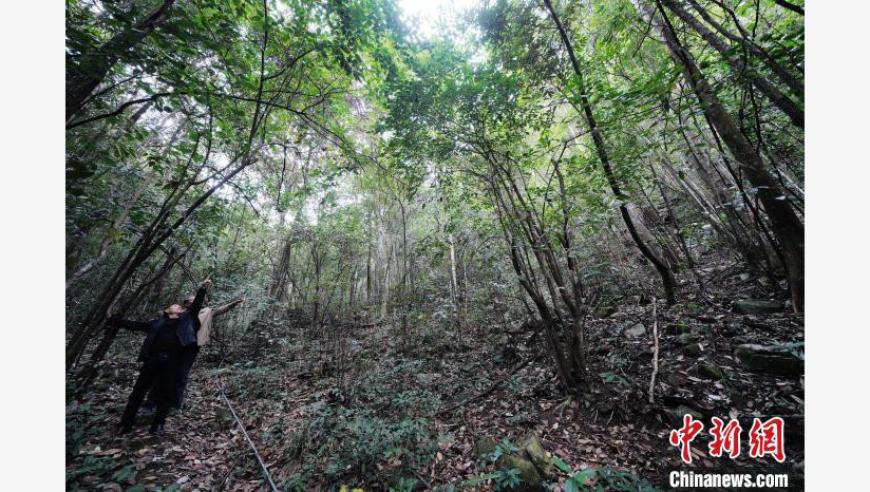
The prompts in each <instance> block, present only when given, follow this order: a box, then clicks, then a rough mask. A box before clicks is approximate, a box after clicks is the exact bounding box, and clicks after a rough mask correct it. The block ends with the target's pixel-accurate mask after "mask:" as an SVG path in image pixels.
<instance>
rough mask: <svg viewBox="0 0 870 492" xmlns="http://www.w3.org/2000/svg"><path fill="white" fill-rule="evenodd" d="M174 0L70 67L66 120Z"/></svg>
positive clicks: (161, 18) (159, 22) (168, 0)
mask: <svg viewBox="0 0 870 492" xmlns="http://www.w3.org/2000/svg"><path fill="white" fill-rule="evenodd" d="M174 3H175V0H164V2H163V3H161V4H160V6H159V7H157V8H156V9H155V10H154V11H152V12H151V13H150V14H149V15H148V16H147V17H145V18H144V19H142V20H141V21H139V22H138V23H137V24H136V25H134V26H133V27H130V28H129V29H127V30H125V31H123V32H121V33H119V34H116V35H115V36H114V37H112V39H110V40H108V41H106V42H105V43H104V44H102V45H101V46H100V47H98V48H96V49H94V50H93V51H91V52H88V53H84V54H83V55H82V58H81V60H80V61H79V62H78V63H77V64H76V65H75V67H74V68H73V69H71V70H69V72H68V73H69V77H68V78H67V81H66V121H67V122H69V121H70V119H71V118H72V117H73V116H75V115H76V113H78V112H79V111H80V110H81V109H82V105H83V104H84V102H85V100H86V99H87V98H88V96H90V95H91V93H93V92H94V90H95V89H96V88H97V86H99V85H100V83H101V82H102V81H103V79H105V78H106V75H108V73H109V70H111V69H112V67H113V66H114V65H115V63H117V61H118V58H120V57H121V55H123V54H125V53H127V52H128V51H130V49H132V48H133V47H135V46H136V45H137V44H139V43H140V42H142V40H143V39H145V38H146V37H147V36H148V35H149V34H150V33H151V32H152V31H153V30H154V29H156V28H157V26H159V25H160V24H161V23H162V22H163V21H164V20H166V17H167V15H168V12H169V9H170V8H171V7H172V5H173V4H174Z"/></svg>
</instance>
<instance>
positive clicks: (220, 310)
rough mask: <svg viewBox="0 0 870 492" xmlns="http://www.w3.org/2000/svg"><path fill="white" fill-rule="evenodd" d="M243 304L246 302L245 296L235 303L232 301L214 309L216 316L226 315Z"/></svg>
mask: <svg viewBox="0 0 870 492" xmlns="http://www.w3.org/2000/svg"><path fill="white" fill-rule="evenodd" d="M243 302H245V296H242V297H240V298H238V299H236V300H235V301H230V302H228V303H226V304H224V305H223V306H220V307H216V308H215V309H214V315H215V316H220V315H221V314H226V313H227V311H229V310H230V309H232V308H234V307H236V306H238V305H239V304H241V303H243Z"/></svg>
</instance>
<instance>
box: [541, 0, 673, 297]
mask: <svg viewBox="0 0 870 492" xmlns="http://www.w3.org/2000/svg"><path fill="white" fill-rule="evenodd" d="M543 1H544V5H545V6H546V7H547V10H548V11H549V13H550V17H551V18H552V19H553V23H554V24H555V25H556V28H557V29H558V31H559V37H560V38H561V39H562V43H563V44H564V45H565V49H566V50H567V51H568V58H569V59H570V60H571V67H572V68H573V69H574V74H575V75H576V76H577V82H578V88H577V89H578V91H579V93H580V105H581V107H582V109H583V115H584V116H585V118H586V123H587V125H588V126H589V131H590V133H591V134H592V140H593V142H594V143H595V151H596V153H597V154H598V159H599V160H600V161H601V165H602V167H603V168H604V175H605V177H606V178H607V182H608V184H609V185H610V189H611V190H612V191H613V195H614V196H615V197H616V199H617V200H619V202H620V204H619V213H620V215H621V216H622V220H623V222H625V227H626V228H627V229H628V234H629V235H630V236H631V239H632V240H633V241H634V244H635V245H637V248H638V249H639V250H640V252H641V254H643V256H644V258H646V259H647V260H648V261H649V262H650V263H652V265H653V266H654V267H655V269H656V271H657V272H658V274H659V276H660V277H661V279H662V286H663V287H664V290H665V299H667V302H668V304H673V303H675V302H676V294H675V288H676V281H675V280H674V276H673V273H671V271H670V269H669V268H668V266H667V265H665V263H664V262H663V261H662V260H661V259H660V258H659V257H658V256H657V255H656V254H655V253H654V252H653V251H652V250H651V249H650V248H649V246H647V244H646V243H645V242H644V241H643V239H642V238H641V237H640V234H638V232H637V227H636V226H635V224H634V221H633V219H632V218H631V215H630V214H629V213H628V208H627V207H626V206H625V202H626V201H627V200H628V197H627V196H626V195H625V193H624V192H623V191H622V189H621V188H620V186H619V183H618V182H617V181H616V176H615V175H614V173H613V167H612V165H611V163H610V158H609V156H608V154H607V148H606V146H605V143H604V137H603V136H602V134H601V131H600V130H599V128H598V124H597V123H596V121H595V116H594V115H593V114H592V104H591V103H590V102H589V97H588V95H587V92H586V87H585V84H584V83H583V73H582V71H581V70H580V63H579V62H578V61H577V57H576V56H575V55H574V48H573V46H572V45H571V41H570V39H568V33H567V32H566V31H565V27H564V26H563V25H562V21H561V20H560V19H559V16H558V15H557V14H556V10H555V9H554V8H553V4H552V3H551V1H550V0H543Z"/></svg>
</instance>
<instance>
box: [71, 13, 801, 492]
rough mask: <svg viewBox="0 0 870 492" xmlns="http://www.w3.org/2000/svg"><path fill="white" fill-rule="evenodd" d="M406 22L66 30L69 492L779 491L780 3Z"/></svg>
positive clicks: (287, 18) (782, 335) (785, 141)
mask: <svg viewBox="0 0 870 492" xmlns="http://www.w3.org/2000/svg"><path fill="white" fill-rule="evenodd" d="M423 3H427V2H419V4H423ZM432 3H433V5H430V6H429V7H426V8H424V7H423V6H421V5H415V4H417V2H413V1H411V0H401V1H394V0H262V1H260V0H220V1H206V0H67V1H66V2H65V4H66V25H65V40H66V41H65V42H66V46H65V48H66V49H65V71H66V82H65V89H66V96H65V98H66V99H65V102H66V105H65V128H66V130H65V142H66V148H65V169H66V171H65V182H66V194H65V203H66V215H65V227H66V244H65V251H66V280H65V288H66V306H65V309H66V331H65V350H66V378H65V383H66V444H65V446H66V465H65V467H66V487H67V489H68V490H106V491H108V490H111V491H131V492H132V491H152V490H153V491H157V490H164V491H170V490H172V491H176V490H177V491H192V490H201V491H205V490H214V491H221V490H237V491H258V490H282V491H302V490H335V491H351V490H353V491H356V490H384V491H387V490H390V491H411V490H438V491H458V490H493V491H498V490H513V491H537V490H558V491H566V492H570V491H577V490H622V491H635V490H637V491H650V490H663V489H671V488H674V487H675V485H674V483H673V477H672V472H674V471H679V472H680V473H683V475H684V476H688V477H690V476H691V475H692V474H709V473H718V474H729V473H733V474H747V476H749V477H751V478H752V479H755V478H756V474H757V476H758V477H762V476H764V477H774V478H778V481H776V483H775V486H776V487H779V489H780V490H786V489H798V490H800V489H802V483H803V475H804V317H803V311H804V304H805V303H804V297H805V296H804V283H805V282H804V222H805V219H804V210H805V204H804V8H803V2H802V0H597V1H586V0H581V1H567V0H480V1H471V0H465V1H460V2H454V3H451V2H449V1H441V2H432ZM198 289H199V290H198ZM198 292H199V297H197V298H196V300H193V301H192V302H193V304H191V300H190V299H188V301H186V302H185V299H186V298H187V297H188V296H193V295H194V294H197V293H198ZM202 295H205V297H204V300H203V298H202ZM228 303H229V304H228ZM182 304H183V305H184V307H183V308H182V307H181V305H182ZM200 305H202V306H207V307H209V308H208V309H207V312H208V313H209V316H211V315H212V314H213V315H214V320H212V318H211V317H209V318H208V320H207V321H204V319H203V315H202V313H203V312H204V311H200ZM220 305H224V306H222V307H221V308H217V306H220ZM167 306H169V307H167ZM173 306H178V309H179V312H180V313H182V314H180V316H181V318H178V320H182V321H178V323H177V325H178V326H179V328H178V329H179V330H181V327H182V325H184V323H186V322H185V321H183V320H185V319H187V320H192V321H189V322H190V323H192V324H193V325H191V326H196V327H197V328H196V329H200V327H201V326H206V327H207V328H206V329H205V331H204V333H205V337H204V340H203V336H202V335H203V331H197V332H196V333H195V334H194V338H193V339H192V340H193V342H194V343H193V344H192V345H191V346H192V347H193V348H194V349H196V350H197V351H198V353H199V355H198V358H197V359H196V362H195V363H193V359H191V360H190V364H193V366H192V368H191V367H190V365H188V366H187V370H188V371H189V384H187V380H186V379H185V381H184V383H183V384H182V383H178V384H177V385H176V383H174V382H166V381H169V379H166V378H163V379H161V377H162V376H161V374H163V373H161V372H159V371H162V370H164V369H161V368H162V367H163V366H159V364H161V363H163V362H153V364H156V365H149V364H152V362H151V359H148V358H147V357H150V356H148V355H147V354H145V352H146V351H147V350H146V346H148V344H151V345H154V344H156V345H160V344H161V343H165V344H169V343H171V344H177V343H179V342H178V341H177V340H176V338H175V337H174V336H170V338H169V339H164V338H161V335H160V333H163V332H162V331H160V332H159V333H158V332H156V331H155V332H154V333H157V334H156V335H154V333H151V332H149V334H148V335H147V337H146V335H145V334H143V333H141V332H137V331H136V330H137V329H138V330H145V331H147V330H148V329H151V328H147V327H144V328H143V327H142V326H144V323H142V322H145V321H147V320H152V319H157V320H164V321H165V320H172V321H173V323H175V321H177V320H176V318H174V317H173V316H175V315H173V314H172V309H173ZM189 306H195V307H189ZM210 306H214V307H215V308H214V309H212V308H211V307H210ZM203 309H205V308H203ZM197 312H199V313H200V314H199V315H198V316H199V318H196V316H195V315H196V313H197ZM161 313H162V314H161ZM122 319H123V320H122ZM128 320H134V321H128ZM161 323H162V322H161ZM173 323H169V324H166V325H165V326H176V325H175V324H173ZM158 324H159V323H158ZM149 326H152V327H153V326H156V325H154V323H152V325H149ZM160 326H164V325H160ZM184 326H186V325H184ZM125 328H131V329H125ZM155 330H157V328H155ZM160 330H163V328H162V327H161V328H160ZM209 330H210V332H209ZM178 333H179V335H178V337H179V340H182V341H181V342H180V343H181V345H182V346H187V345H186V344H188V343H191V342H189V341H184V340H183V339H182V338H183V337H182V335H181V334H180V333H181V332H180V331H179V332H178ZM209 333H210V338H209ZM152 335H153V336H152ZM197 336H199V339H197V338H196V337H197ZM152 338H155V340H156V341H155V342H154V344H152V343H151V341H152ZM167 340H168V341H167ZM143 341H145V345H143ZM140 347H142V349H141V350H142V352H141V354H145V355H140ZM172 347H175V345H172ZM153 350H157V349H153ZM160 350H164V349H162V348H161V349H160ZM166 350H169V349H166ZM172 350H176V348H173V349H172ZM178 350H181V349H178ZM167 353H168V352H167ZM172 353H176V352H172ZM178 353H180V352H178ZM196 353H197V352H194V355H193V356H194V357H196ZM137 355H139V356H140V360H142V361H144V362H142V364H140V363H139V362H137ZM142 357H145V358H144V359H143V358H142ZM155 357H156V356H155ZM173 357H174V356H173ZM154 360H155V361H158V360H164V359H159V358H155V359H154ZM167 360H168V359H167ZM171 360H172V361H175V360H176V359H171ZM179 360H181V359H179ZM167 364H169V363H167ZM172 364H176V365H178V364H181V363H180V362H172ZM140 365H141V368H140ZM182 365H183V364H182ZM166 367H168V366H166ZM172 367H176V366H175V365H174V366H172ZM149 368H151V369H149ZM152 369H153V370H154V371H157V372H155V373H154V374H157V375H156V376H155V375H152V376H153V378H155V379H153V381H155V382H154V383H153V385H154V386H153V388H152V389H151V390H152V393H156V394H157V397H156V398H157V400H158V402H157V403H156V405H157V406H156V408H157V410H153V412H154V415H159V414H160V412H161V408H164V407H162V406H161V405H169V398H170V397H169V396H166V395H169V394H170V392H171V391H176V390H177V391H179V395H182V394H183V395H185V396H184V399H183V400H182V396H178V402H177V405H176V406H178V407H179V408H178V409H175V410H167V411H168V412H169V413H168V417H166V419H165V422H166V423H165V429H164V427H163V421H162V420H161V421H160V425H159V426H157V420H158V417H157V416H155V417H153V418H154V420H153V423H152V415H151V414H148V413H146V412H145V411H146V410H147V408H145V407H146V406H147V405H143V408H142V409H139V412H138V414H137V408H138V404H137V405H133V406H132V407H131V405H132V403H131V402H132V401H133V399H134V397H133V396H131V391H132V392H133V393H132V394H136V392H137V391H139V390H140V389H143V390H144V389H148V387H150V385H151V384H152V383H151V381H152V380H151V379H149V380H148V384H147V385H146V383H144V382H143V381H145V380H144V379H143V378H145V377H146V372H148V371H151V370H152ZM167 370H168V369H167ZM137 374H139V376H137ZM149 374H150V373H149ZM167 374H168V373H167ZM152 376H148V377H152ZM137 377H138V379H137ZM170 379H171V378H170ZM164 380H165V381H164ZM161 381H162V382H161ZM173 381H174V380H173ZM173 385H175V386H173ZM140 386H141V388H140ZM170 386H172V388H173V389H172V390H171V391H170V389H168V388H169V387H170ZM176 386H177V387H176ZM161 388H162V389H161ZM172 394H174V393H172ZM142 395H144V392H143V393H142ZM142 395H140V397H139V400H140V403H141V399H142V398H141V396H142ZM128 397H129V400H128ZM164 397H165V398H164ZM164 400H165V403H161V402H163V401H164ZM182 402H183V403H182ZM125 405H127V407H126V409H125ZM131 408H132V410H131ZM166 408H168V407H166ZM122 412H123V413H124V415H123V416H122ZM130 412H132V413H130ZM128 413H130V415H128ZM133 415H135V422H134V425H132V430H131V431H130V429H129V428H128V429H126V431H129V432H126V431H125V432H118V422H119V421H121V422H122V424H121V425H122V428H123V427H124V422H127V421H126V420H124V419H126V418H132V416H133ZM164 417H165V415H164ZM723 421H731V422H738V425H737V428H736V433H732V434H730V436H731V437H732V438H733V437H734V436H736V448H737V452H738V454H737V455H735V454H734V453H733V447H734V446H732V444H734V442H733V439H732V440H723V439H720V438H719V437H720V436H718V435H717V434H716V431H715V429H719V432H724V431H723V430H722V429H721V427H722V425H721V424H722V423H723ZM130 422H132V421H130ZM692 422H701V423H702V424H703V432H697V430H694V431H693V430H692V429H695V428H694V427H693V426H692V425H690V424H691V423H692ZM777 422H778V423H779V428H778V429H776V430H777V433H776V437H775V439H774V438H771V435H770V434H769V433H767V430H769V429H771V428H772V427H769V425H773V424H776V423H777ZM149 423H152V426H151V429H150V431H151V432H149V428H148V424H149ZM684 424H685V425H684ZM761 425H763V426H765V427H764V429H765V430H764V432H762V431H761V430H759V429H761V427H760V426H761ZM681 426H683V427H682V429H681ZM741 426H742V430H741ZM155 429H156V432H155ZM732 429H733V428H732V427H731V426H730V425H729V426H728V427H727V428H726V429H725V430H726V431H728V430H732ZM122 430H123V429H122ZM695 433H696V435H697V438H696V439H694V441H693V440H692V438H693V437H694V436H695ZM765 439H767V441H765ZM774 441H775V442H774ZM723 442H724V445H725V448H724V449H725V450H726V451H725V452H724V453H723V452H722V450H723V447H722V446H723ZM717 443H718V447H717ZM768 445H771V446H772V447H770V446H768ZM729 446H731V451H732V452H731V455H730V456H727V455H728V454H729V452H728V449H729ZM769 447H770V449H768V448H769ZM774 448H775V449H774ZM717 450H718V453H717ZM741 451H742V452H741ZM779 478H784V479H785V481H784V482H783V481H779ZM759 479H760V478H759ZM759 483H760V482H759ZM769 485H771V486H773V485H774V482H773V481H771V482H769ZM719 490H730V488H729V487H728V486H727V485H724V486H720V488H719Z"/></svg>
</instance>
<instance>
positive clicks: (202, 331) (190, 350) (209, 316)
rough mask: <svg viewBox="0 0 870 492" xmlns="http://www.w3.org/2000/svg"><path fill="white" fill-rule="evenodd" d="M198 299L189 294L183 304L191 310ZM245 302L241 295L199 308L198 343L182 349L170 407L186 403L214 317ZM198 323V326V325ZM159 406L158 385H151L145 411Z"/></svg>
mask: <svg viewBox="0 0 870 492" xmlns="http://www.w3.org/2000/svg"><path fill="white" fill-rule="evenodd" d="M195 301H196V296H188V297H187V298H185V299H184V303H183V304H182V306H183V307H184V309H186V310H189V309H190V308H191V306H193V303H194V302H195ZM243 302H245V297H244V296H242V297H239V298H237V299H235V300H232V301H230V302H228V303H226V304H224V305H222V306H218V307H215V308H213V307H208V306H203V307H201V308H200V310H199V314H198V315H197V317H196V320H192V321H194V323H195V328H196V343H194V344H191V345H188V346H186V347H184V348H183V349H182V350H181V355H180V356H179V363H178V384H177V386H176V390H175V400H174V401H173V402H172V404H171V405H170V408H175V409H178V410H181V405H182V404H183V403H184V395H185V393H186V391H187V382H188V381H189V379H190V370H191V368H193V363H194V362H195V361H196V356H197V355H198V354H199V351H200V348H201V347H202V346H204V345H205V344H207V343H208V341H209V336H210V334H211V327H212V324H213V322H214V318H215V317H217V316H222V315H224V314H226V313H228V312H229V311H230V310H232V309H233V308H235V307H236V306H238V305H239V304H241V303H243ZM196 323H198V326H197V325H196ZM156 407H157V385H156V384H155V385H154V386H152V387H151V389H150V390H149V391H148V398H146V399H145V406H144V407H143V411H144V412H146V413H151V412H153V411H154V409H155V408H156Z"/></svg>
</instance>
